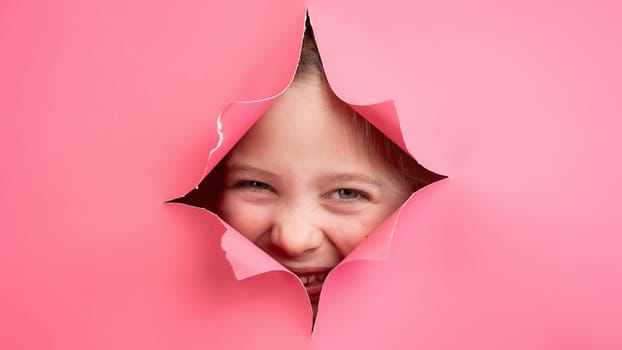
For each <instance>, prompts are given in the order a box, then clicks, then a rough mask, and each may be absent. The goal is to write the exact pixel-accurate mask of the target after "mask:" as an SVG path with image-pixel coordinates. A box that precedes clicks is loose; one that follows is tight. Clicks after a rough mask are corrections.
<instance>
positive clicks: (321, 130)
mask: <svg viewBox="0 0 622 350" xmlns="http://www.w3.org/2000/svg"><path fill="white" fill-rule="evenodd" d="M348 113H352V111H351V110H349V107H347V106H346V105H345V104H344V103H343V102H341V101H339V100H338V99H337V97H336V96H335V95H334V94H333V93H332V91H330V89H329V88H328V87H327V85H326V84H325V83H323V82H322V81H321V80H320V79H312V78H298V79H296V80H295V81H294V83H293V84H292V85H291V86H290V87H289V89H287V91H285V92H284V93H283V95H281V96H280V97H279V98H278V100H277V101H276V102H275V103H274V104H273V105H272V106H271V107H270V109H269V110H268V111H267V112H266V113H265V114H264V115H263V116H262V117H261V118H260V119H259V120H258V121H257V123H256V124H255V125H254V126H253V127H252V128H251V129H250V130H249V132H248V133H247V134H246V135H245V136H244V137H243V138H242V139H241V140H240V142H239V143H238V144H237V145H236V146H235V147H234V148H233V150H232V151H231V152H230V153H229V155H228V156H227V157H226V158H225V159H224V164H223V168H224V181H225V188H224V190H223V192H222V195H221V198H220V203H219V206H218V213H219V215H220V216H221V217H222V218H223V219H224V220H225V221H226V222H227V223H229V225H231V226H232V227H233V228H235V229H236V230H237V231H238V232H240V233H241V234H242V235H244V236H245V237H246V238H248V239H249V240H251V241H253V242H255V244H257V245H258V246H259V247H260V248H261V249H263V250H264V251H265V252H266V253H268V254H269V255H270V256H272V257H273V258H274V259H276V260H277V261H278V262H280V263H281V264H283V265H284V266H285V267H287V268H288V269H290V270H291V271H293V272H294V273H296V274H297V275H298V276H299V277H300V278H301V280H302V281H303V283H304V284H305V286H306V288H307V292H308V293H309V296H310V298H311V301H312V303H317V298H318V297H319V293H320V290H321V287H322V283H321V282H322V281H323V279H324V277H325V276H326V273H328V271H329V270H330V269H331V268H333V267H334V266H335V265H337V264H338V263H339V262H340V261H341V260H342V259H343V258H344V256H346V255H347V254H348V253H350V252H351V251H352V250H353V249H354V248H355V247H356V246H357V245H358V244H359V243H360V242H361V241H362V240H363V239H364V238H365V237H366V236H367V235H368V234H370V233H371V232H372V231H373V230H374V229H375V228H376V227H377V226H378V225H379V224H380V223H382V221H384V220H385V219H386V218H387V217H388V216H389V215H390V214H391V213H392V212H393V211H395V210H396V209H397V208H398V207H399V206H400V205H401V204H402V203H404V201H405V200H406V199H407V198H408V196H409V195H410V194H411V192H412V188H411V186H410V185H409V184H406V183H405V181H404V180H403V179H402V178H401V177H399V176H397V175H396V174H393V172H392V171H391V170H389V168H388V167H387V166H383V164H385V162H386V161H384V160H378V159H373V156H371V155H370V154H369V151H368V146H367V145H366V144H365V140H364V139H363V137H362V136H361V135H360V132H358V130H357V129H356V127H355V126H354V125H353V124H352V122H351V120H348V118H352V116H351V115H350V116H348V115H347V114H348Z"/></svg>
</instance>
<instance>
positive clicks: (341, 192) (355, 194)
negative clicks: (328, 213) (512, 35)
mask: <svg viewBox="0 0 622 350" xmlns="http://www.w3.org/2000/svg"><path fill="white" fill-rule="evenodd" d="M333 197H336V198H337V199H340V200H355V199H364V198H366V196H365V195H364V194H362V193H361V192H359V191H357V190H353V189H351V188H340V189H338V190H336V191H335V192H333Z"/></svg>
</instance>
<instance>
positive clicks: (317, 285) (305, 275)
mask: <svg viewBox="0 0 622 350" xmlns="http://www.w3.org/2000/svg"><path fill="white" fill-rule="evenodd" d="M291 271H292V272H294V273H295V274H296V276H298V278H299V279H300V282H302V284H303V285H304V287H305V289H306V290H307V294H308V295H309V300H310V301H311V304H315V305H317V302H318V301H319V299H320V293H321V292H322V287H323V286H324V280H325V279H326V276H328V273H329V272H330V269H321V270H320V269H317V270H315V271H308V270H307V271H300V270H298V271H297V269H291Z"/></svg>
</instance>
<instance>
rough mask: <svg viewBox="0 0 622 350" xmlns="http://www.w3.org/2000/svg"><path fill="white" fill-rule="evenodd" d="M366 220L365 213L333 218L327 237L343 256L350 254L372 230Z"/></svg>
mask: <svg viewBox="0 0 622 350" xmlns="http://www.w3.org/2000/svg"><path fill="white" fill-rule="evenodd" d="M368 220H369V219H368V218H367V217H366V216H365V215H359V216H348V217H342V218H333V220H332V221H333V222H332V224H331V225H330V227H332V229H331V230H330V233H329V236H330V237H329V238H330V240H331V241H332V242H333V244H334V245H335V246H336V247H337V249H338V250H339V252H340V253H341V254H342V255H343V256H346V255H348V254H350V252H352V251H353V250H354V248H356V246H358V245H359V243H361V242H362V241H363V240H364V239H365V237H367V235H368V234H370V233H371V231H373V229H374V227H372V228H371V229H370V228H369V223H368V222H367V221H368Z"/></svg>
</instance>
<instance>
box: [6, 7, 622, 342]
mask: <svg viewBox="0 0 622 350" xmlns="http://www.w3.org/2000/svg"><path fill="white" fill-rule="evenodd" d="M306 6H308V7H309V13H310V15H311V17H312V20H313V24H314V30H315V32H316V36H317V39H318V44H319V47H320V52H321V54H322V58H323V61H324V64H325V68H326V71H327V74H328V78H329V81H330V83H331V86H332V87H333V88H334V90H335V92H336V93H337V95H338V96H340V97H341V98H343V99H344V100H346V101H347V102H349V103H352V104H356V105H372V104H376V103H379V102H383V101H387V100H393V101H394V102H395V106H396V111H397V116H398V118H399V122H400V124H401V127H402V129H401V132H402V134H403V137H404V141H405V145H406V147H407V148H408V149H409V150H410V151H411V152H412V153H413V154H414V155H415V157H416V158H417V159H418V160H419V161H421V162H422V163H423V164H424V165H425V166H426V167H427V168H428V169H431V170H433V171H436V172H438V173H442V174H445V175H448V176H449V179H446V180H443V181H441V182H439V183H436V184H434V185H432V186H429V187H427V188H425V189H423V190H421V191H419V192H417V193H416V194H415V195H414V196H413V197H412V198H411V199H410V200H409V202H408V204H407V205H406V206H404V207H403V209H402V212H401V213H400V216H399V220H398V221H397V224H396V226H395V228H394V230H393V231H390V232H393V235H392V244H391V250H390V254H389V260H388V261H387V262H379V261H362V260H358V261H350V262H348V263H344V264H342V265H341V266H340V267H339V268H338V269H336V270H334V271H333V273H331V275H330V276H329V278H328V280H327V282H326V284H325V287H324V288H325V290H324V292H323V293H324V294H323V298H322V300H321V301H320V310H319V314H318V319H317V320H316V325H315V330H314V332H313V335H312V336H311V335H310V328H311V320H310V309H309V304H308V301H307V299H306V296H305V295H304V290H303V289H302V287H301V285H300V282H299V281H297V280H296V279H295V278H293V276H291V274H289V273H286V272H271V273H267V274H262V275H258V276H255V277H250V278H246V279H244V280H241V281H238V280H237V279H236V276H235V274H234V272H233V270H232V268H231V266H230V264H229V262H228V260H227V257H226V256H225V253H224V252H223V250H222V249H221V247H220V245H221V237H222V236H223V234H224V233H225V231H226V229H225V227H223V226H222V225H221V224H220V222H219V221H218V219H217V218H216V217H214V216H213V215H211V214H209V213H208V212H205V211H203V210H199V209H195V208H190V207H186V206H182V205H172V204H163V203H164V202H165V201H167V200H170V199H172V198H176V197H178V196H179V195H180V194H183V193H185V192H187V191H188V190H189V189H191V188H193V187H194V186H196V184H198V183H199V181H200V179H201V177H202V175H203V173H204V170H205V167H206V163H207V162H208V158H209V153H210V150H212V149H213V148H214V147H215V146H216V145H217V144H218V140H219V136H218V133H217V130H216V119H217V117H218V115H219V113H220V111H222V110H225V109H226V108H227V107H226V106H227V105H228V104H229V103H231V102H234V101H250V100H261V99H265V98H269V97H272V96H274V95H276V94H278V93H279V92H280V91H282V89H283V88H284V87H286V86H287V84H288V83H289V81H290V80H291V76H292V74H293V71H294V68H295V64H296V59H297V57H298V49H299V45H300V35H301V33H302V23H303V20H304V13H305V8H306ZM619 13H620V8H619V5H617V4H615V3H614V2H605V1H592V2H588V1H584V2H561V1H538V2H524V1H521V2H519V1H506V2H503V3H499V2H495V1H475V2H469V3H457V2H448V1H436V2H426V3H412V2H383V4H382V6H379V7H373V8H372V7H367V6H362V5H361V3H360V2H355V1H351V0H348V1H346V0H339V1H337V0H330V1H329V0H326V1H318V0H316V1H310V2H309V4H305V3H304V2H302V1H300V2H296V1H285V0H281V1H262V2H251V1H236V2H227V3H225V2H209V3H205V2H199V1H181V2H175V3H174V4H173V3H163V2H157V1H156V2H153V1H151V2H146V1H126V2H123V3H121V2H114V1H113V2H107V3H105V4H104V3H97V4H95V3H91V2H70V1H56V2H54V3H53V4H48V3H45V2H41V3H38V4H36V3H32V2H30V3H28V4H27V5H26V4H25V3H22V2H18V1H5V2H3V3H2V5H0V52H2V55H1V56H0V57H1V60H2V64H1V65H0V76H2V77H3V78H2V83H0V96H2V98H1V99H0V101H1V103H0V116H1V117H0V133H1V135H0V136H1V137H0V140H1V141H0V142H2V151H1V152H0V160H1V161H2V163H3V169H4V172H3V174H2V177H1V179H2V186H1V187H0V198H2V199H3V204H2V216H1V220H0V234H1V236H0V237H1V238H0V239H1V242H0V246H1V247H2V252H1V254H0V276H1V277H2V287H1V288H0V297H1V299H0V300H1V301H0V310H2V316H1V318H0V322H1V325H0V347H1V348H3V349H4V348H6V349H34V348H45V349H111V348H114V349H134V348H147V349H180V348H181V349H195V348H196V349H206V348H209V349H262V348H264V349H298V348H300V349H344V348H355V349H356V348H358V349H379V348H389V349H418V348H419V349H619V348H622V335H620V332H619V329H620V324H622V301H621V300H620V297H619V295H621V294H622V273H621V271H622V258H621V257H620V252H621V251H622V249H621V248H622V238H621V236H620V232H622V224H621V221H620V220H621V219H620V218H619V213H618V212H619V201H620V200H619V198H621V195H622V186H621V185H620V184H619V181H618V179H620V178H621V177H622V167H621V166H620V164H619V155H618V153H619V149H621V146H622V145H621V141H619V137H618V134H619V132H620V130H622V128H621V125H620V123H621V122H620V115H622V102H621V100H620V91H622V89H621V86H620V85H621V84H622V83H621V82H622V68H621V67H620V65H619V62H621V61H622V47H621V46H620V45H619V43H620V38H621V37H622V28H621V25H620V23H619ZM275 18H278V21H277V20H275ZM229 108H231V107H229ZM223 127H224V128H223V130H225V129H226V127H227V126H226V124H225V125H223ZM240 128H241V127H240ZM236 130H237V129H236ZM237 131H238V132H240V133H242V132H243V131H242V130H241V129H240V130H237ZM225 140H227V139H226V138H225ZM223 150H225V148H223ZM208 167H209V165H208ZM225 237H226V236H225ZM370 241H371V240H370ZM224 244H225V243H224V241H223V245H224ZM248 248H249V250H252V249H253V248H254V247H252V246H249V247H248Z"/></svg>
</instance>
